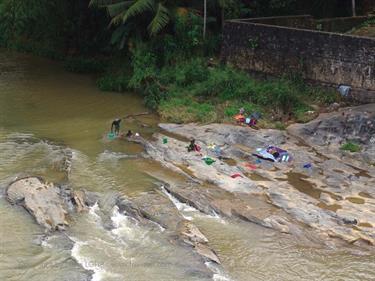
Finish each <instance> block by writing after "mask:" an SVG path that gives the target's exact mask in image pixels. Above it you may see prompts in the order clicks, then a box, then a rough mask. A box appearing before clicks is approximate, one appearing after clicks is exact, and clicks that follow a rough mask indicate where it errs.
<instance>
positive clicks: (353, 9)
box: [352, 0, 356, 17]
mask: <svg viewBox="0 0 375 281" xmlns="http://www.w3.org/2000/svg"><path fill="white" fill-rule="evenodd" d="M352 15H353V17H355V16H356V12H355V0H352Z"/></svg>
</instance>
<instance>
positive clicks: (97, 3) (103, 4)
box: [89, 0, 122, 8]
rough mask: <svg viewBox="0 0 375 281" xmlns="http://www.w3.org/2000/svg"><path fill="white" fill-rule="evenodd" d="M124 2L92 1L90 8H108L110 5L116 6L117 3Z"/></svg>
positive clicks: (117, 0) (114, 0) (112, 0)
mask: <svg viewBox="0 0 375 281" xmlns="http://www.w3.org/2000/svg"><path fill="white" fill-rule="evenodd" d="M120 1H122V0H90V3H89V7H99V8H102V7H106V6H108V5H112V4H115V3H117V2H120Z"/></svg>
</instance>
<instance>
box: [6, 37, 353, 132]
mask: <svg viewBox="0 0 375 281" xmlns="http://www.w3.org/2000/svg"><path fill="white" fill-rule="evenodd" d="M8 47H9V48H10V49H12V50H17V51H22V52H28V53H33V54H37V55H41V56H44V57H48V58H52V59H55V60H59V61H61V62H62V63H63V65H64V68H65V69H66V70H67V71H70V72H74V73H86V74H92V75H94V76H95V77H96V85H97V87H98V88H99V89H100V90H102V91H104V92H107V91H112V92H119V93H124V92H129V91H132V92H136V93H137V94H138V95H140V96H142V97H143V99H144V103H145V105H146V106H147V107H148V108H149V109H151V110H154V111H155V112H157V113H158V114H159V116H160V118H161V119H162V120H163V121H164V122H174V123H189V122H201V123H210V122H220V123H221V122H224V123H225V122H228V121H229V122H233V117H234V115H236V114H237V113H238V110H239V109H240V108H244V109H245V110H246V112H247V113H249V114H251V113H254V112H258V113H260V115H261V116H262V118H261V119H260V120H259V121H260V122H259V124H258V127H260V128H277V129H284V128H285V127H286V126H287V125H288V124H290V123H291V122H303V123H304V122H308V121H310V120H312V119H314V118H316V117H317V115H318V114H319V113H320V112H325V111H327V108H329V107H330V106H332V104H338V103H340V104H341V106H343V105H345V104H346V105H347V104H348V103H347V102H343V101H342V100H341V97H340V95H339V94H338V93H337V92H335V91H334V90H333V89H325V88H321V87H317V86H309V85H307V84H306V83H305V82H304V81H303V79H302V78H301V77H299V76H298V75H297V74H294V73H286V74H285V76H284V77H281V78H259V77H257V76H252V75H249V74H247V73H245V72H242V71H241V70H237V69H234V68H231V67H230V66H226V65H223V64H222V63H221V62H220V60H219V57H217V56H215V54H214V53H212V52H211V53H212V56H202V55H200V54H197V53H195V52H193V51H189V52H191V53H190V56H189V55H188V54H184V55H182V54H180V53H178V52H176V53H175V54H174V55H173V56H176V57H180V59H179V60H171V59H168V60H167V61H164V60H165V58H164V57H163V55H162V54H159V53H158V50H157V49H155V48H156V47H155V46H153V45H152V44H148V45H143V46H141V47H140V48H139V49H137V50H135V51H132V52H129V53H127V54H126V55H120V54H114V55H111V56H107V57H106V56H93V57H71V56H64V55H62V54H61V53H59V52H54V51H53V50H49V49H48V50H46V51H43V48H39V47H38V45H37V47H35V46H34V44H33V43H30V42H28V43H27V42H24V43H23V44H21V43H20V42H19V43H18V44H13V45H8ZM173 56H172V57H173Z"/></svg>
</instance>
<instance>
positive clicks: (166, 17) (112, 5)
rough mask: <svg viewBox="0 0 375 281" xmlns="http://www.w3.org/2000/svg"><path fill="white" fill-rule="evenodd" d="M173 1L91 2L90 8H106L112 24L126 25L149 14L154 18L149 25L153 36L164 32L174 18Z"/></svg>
mask: <svg viewBox="0 0 375 281" xmlns="http://www.w3.org/2000/svg"><path fill="white" fill-rule="evenodd" d="M175 2H176V1H173V0H164V1H163V0H125V1H124V0H91V1H90V6H96V7H105V8H106V9H107V11H108V13H109V15H110V17H111V18H112V20H111V24H113V25H120V24H126V23H128V21H129V20H130V19H132V18H135V17H137V16H140V15H142V14H145V13H149V14H150V15H151V16H152V18H151V21H150V22H149V24H148V27H147V29H148V32H149V34H150V35H151V36H154V35H156V34H158V33H159V32H160V31H162V30H163V29H164V28H165V27H166V26H167V25H168V23H169V22H170V21H171V18H172V14H173V13H172V11H173V10H174V8H175Z"/></svg>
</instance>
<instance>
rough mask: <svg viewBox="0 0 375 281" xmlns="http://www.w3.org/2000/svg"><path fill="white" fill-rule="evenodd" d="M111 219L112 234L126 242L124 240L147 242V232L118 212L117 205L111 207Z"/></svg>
mask: <svg viewBox="0 0 375 281" xmlns="http://www.w3.org/2000/svg"><path fill="white" fill-rule="evenodd" d="M111 221H112V224H113V226H114V229H112V230H111V232H112V234H113V235H114V236H115V237H117V238H118V239H120V240H121V241H122V242H123V243H125V244H126V240H132V241H142V242H143V243H144V242H147V240H148V237H147V232H146V231H144V230H143V229H141V228H139V226H138V225H137V224H136V223H135V222H133V221H132V220H131V218H129V217H128V216H125V215H123V214H121V213H120V212H119V208H118V207H117V206H114V207H113V210H112V216H111Z"/></svg>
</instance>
